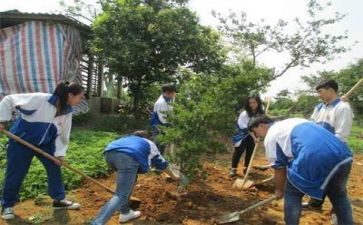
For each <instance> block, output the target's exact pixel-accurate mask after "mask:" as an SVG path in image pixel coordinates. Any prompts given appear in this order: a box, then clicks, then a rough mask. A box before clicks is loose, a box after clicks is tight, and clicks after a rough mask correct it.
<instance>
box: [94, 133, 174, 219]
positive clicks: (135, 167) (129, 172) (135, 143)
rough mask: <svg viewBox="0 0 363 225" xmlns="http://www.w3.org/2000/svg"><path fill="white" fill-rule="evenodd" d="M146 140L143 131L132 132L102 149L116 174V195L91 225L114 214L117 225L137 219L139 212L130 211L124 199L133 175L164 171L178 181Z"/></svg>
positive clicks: (133, 179) (130, 189) (152, 145)
mask: <svg viewBox="0 0 363 225" xmlns="http://www.w3.org/2000/svg"><path fill="white" fill-rule="evenodd" d="M148 137H149V135H148V133H147V132H146V131H136V132H134V133H133V134H132V135H129V136H124V137H121V138H119V139H116V140H114V141H113V142H111V143H110V144H108V146H107V147H106V148H105V151H104V154H105V158H106V161H107V163H108V164H109V165H110V166H111V167H112V168H114V169H115V170H116V173H117V181H116V182H117V187H116V193H115V194H114V195H113V196H112V198H111V199H110V200H109V201H108V202H107V203H106V204H105V205H104V206H103V207H102V208H101V210H100V211H99V212H98V214H97V216H96V218H95V219H94V221H93V222H92V225H104V224H106V223H107V221H108V220H109V219H110V218H111V216H112V215H113V213H115V212H116V211H119V212H120V217H119V221H120V222H121V223H124V222H127V221H130V220H133V219H136V218H138V217H140V215H141V213H140V211H133V210H132V209H130V207H129V205H128V200H129V197H130V196H131V193H132V190H133V188H134V186H135V182H136V178H137V174H138V173H141V174H142V173H146V172H147V171H148V170H149V168H150V166H154V167H156V168H157V169H158V170H162V171H164V172H166V173H167V174H168V175H169V176H170V178H171V179H173V180H175V181H177V180H179V177H178V176H176V175H175V174H174V173H173V172H172V171H171V170H169V168H168V162H167V161H166V160H165V159H164V158H163V156H162V155H161V154H160V152H159V150H158V149H157V147H156V145H155V143H154V142H152V141H150V140H149V139H148Z"/></svg>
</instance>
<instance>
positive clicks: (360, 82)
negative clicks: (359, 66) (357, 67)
mask: <svg viewBox="0 0 363 225" xmlns="http://www.w3.org/2000/svg"><path fill="white" fill-rule="evenodd" d="M361 84H363V78H362V79H360V80H359V81H358V82H357V83H356V84H355V85H354V86H353V87H352V88H351V89H350V90H349V91H348V92H347V93H346V94H345V95H344V96H345V97H347V98H349V96H350V95H352V93H353V92H354V91H355V90H356V89H357V88H358V87H359V86H360V85H361Z"/></svg>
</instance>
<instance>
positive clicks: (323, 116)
mask: <svg viewBox="0 0 363 225" xmlns="http://www.w3.org/2000/svg"><path fill="white" fill-rule="evenodd" d="M353 117H354V115H353V112H352V109H351V108H350V105H349V103H347V102H343V101H341V100H340V99H339V98H337V99H335V100H334V101H333V102H332V103H330V104H326V103H320V104H318V105H317V106H316V107H315V109H314V112H313V114H312V115H311V119H312V120H313V121H315V122H316V123H318V124H319V125H321V126H322V127H324V128H325V129H327V130H328V131H330V132H332V133H333V134H335V136H337V137H338V138H339V139H340V140H341V141H343V142H347V140H346V139H347V137H348V136H349V135H350V131H351V129H352V123H353Z"/></svg>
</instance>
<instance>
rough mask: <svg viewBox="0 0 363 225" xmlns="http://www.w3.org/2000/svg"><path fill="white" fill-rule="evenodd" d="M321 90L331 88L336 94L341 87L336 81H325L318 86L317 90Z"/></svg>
mask: <svg viewBox="0 0 363 225" xmlns="http://www.w3.org/2000/svg"><path fill="white" fill-rule="evenodd" d="M321 88H325V89H328V88H331V89H333V90H334V91H335V92H338V88H339V85H338V83H337V82H336V81H335V80H324V81H322V82H320V83H319V84H318V86H316V90H319V89H321Z"/></svg>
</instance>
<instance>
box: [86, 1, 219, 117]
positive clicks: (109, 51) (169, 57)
mask: <svg viewBox="0 0 363 225" xmlns="http://www.w3.org/2000/svg"><path fill="white" fill-rule="evenodd" d="M184 2H185V1H163V0H150V1H141V0H119V1H115V2H108V3H107V4H106V5H105V7H104V11H103V13H102V14H100V15H99V16H98V17H97V19H96V20H95V22H94V23H93V30H94V34H95V37H94V40H93V51H94V52H97V53H98V54H100V55H102V56H103V58H104V59H105V60H106V64H107V66H108V67H109V69H110V72H111V73H112V74H117V75H118V76H122V77H123V79H124V81H125V82H126V85H127V87H128V89H129V91H130V94H131V97H132V98H133V105H134V109H135V111H136V112H137V111H138V108H139V106H140V105H141V104H142V101H143V100H144V99H145V98H144V95H145V94H146V93H145V92H143V90H144V89H145V88H147V87H149V86H150V85H151V84H153V83H155V82H168V81H169V82H170V81H174V80H175V73H176V71H177V69H178V68H179V67H180V66H184V67H188V68H191V69H193V70H195V71H197V72H213V71H215V70H218V69H219V68H220V66H221V64H222V63H223V61H224V55H223V53H222V46H221V45H220V44H219V35H218V33H217V32H214V31H213V30H211V29H210V28H208V27H203V26H201V25H200V24H199V21H198V18H197V16H196V15H195V13H193V12H191V11H190V10H189V9H187V8H185V7H183V6H182V5H180V4H183V3H184Z"/></svg>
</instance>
